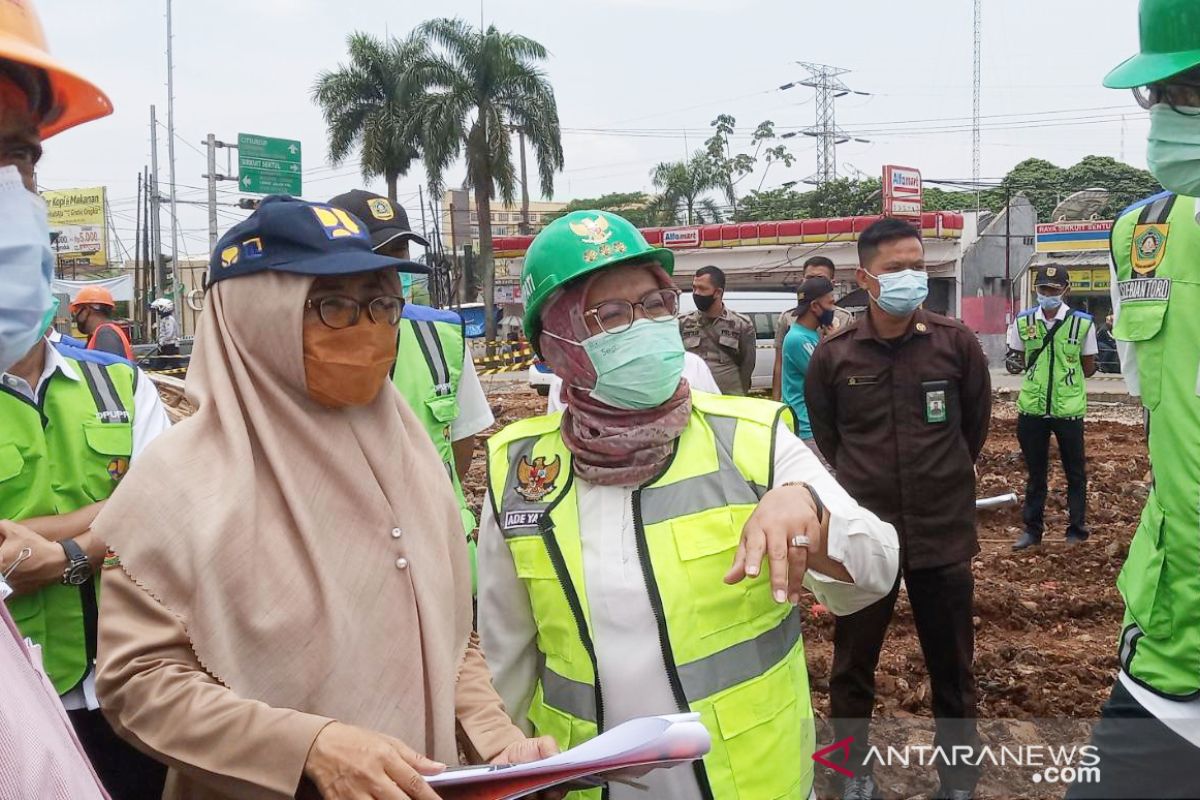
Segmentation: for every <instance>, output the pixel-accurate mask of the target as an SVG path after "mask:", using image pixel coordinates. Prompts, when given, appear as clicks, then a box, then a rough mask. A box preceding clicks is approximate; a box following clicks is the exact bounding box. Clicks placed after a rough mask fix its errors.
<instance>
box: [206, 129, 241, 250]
mask: <svg viewBox="0 0 1200 800" xmlns="http://www.w3.org/2000/svg"><path fill="white" fill-rule="evenodd" d="M200 144H202V145H204V146H205V147H207V148H208V173H207V174H205V175H202V176H201V177H202V178H207V179H208V251H209V252H210V253H211V252H212V251H214V250H216V249H217V239H218V238H219V237H218V236H217V181H236V180H237V178H235V177H232V176H230V175H222V174H220V173H218V172H217V148H218V147H226V148H231V147H237V145H233V144H225V142H219V141H217V137H216V136H214V135H213V134H211V133H210V134H209V135H208V138H207V139H205V140H204V141H203V142H201V143H200Z"/></svg>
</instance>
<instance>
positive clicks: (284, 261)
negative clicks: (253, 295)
mask: <svg viewBox="0 0 1200 800" xmlns="http://www.w3.org/2000/svg"><path fill="white" fill-rule="evenodd" d="M388 268H391V269H395V270H397V271H398V272H420V273H426V272H428V271H429V269H428V267H426V266H424V265H423V264H419V263H417V262H415V261H402V260H401V259H398V258H388V257H387V256H381V255H379V254H377V253H375V252H374V251H373V250H372V249H371V236H370V234H369V233H368V232H367V226H366V225H364V224H363V222H362V220H360V219H358V218H357V217H355V216H354V215H352V214H349V213H347V212H346V211H343V210H342V209H340V208H334V207H333V206H330V205H326V204H325V203H308V202H305V201H304V200H298V199H296V198H294V197H289V196H287V195H272V196H270V197H265V198H263V200H262V202H261V203H259V206H258V210H256V211H255V212H254V213H253V214H251V215H250V216H249V217H247V218H246V219H244V220H242V221H241V222H239V223H238V224H237V225H234V226H233V227H232V228H230V229H229V230H228V231H226V232H225V235H224V236H222V237H221V241H219V242H217V249H216V250H214V251H213V254H212V257H211V258H210V259H209V261H208V285H210V286H211V285H212V284H214V283H216V282H217V281H221V280H225V279H226V278H240V277H241V276H243V275H253V274H254V273H256V272H263V271H265V270H275V271H276V272H292V273H295V274H298V275H347V274H351V273H355V272H371V271H373V270H377V269H388Z"/></svg>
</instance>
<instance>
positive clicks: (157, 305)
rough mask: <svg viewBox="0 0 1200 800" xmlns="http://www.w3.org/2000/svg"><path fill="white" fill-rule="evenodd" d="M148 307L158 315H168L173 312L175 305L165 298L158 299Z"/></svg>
mask: <svg viewBox="0 0 1200 800" xmlns="http://www.w3.org/2000/svg"><path fill="white" fill-rule="evenodd" d="M150 307H151V308H153V309H154V310H155V311H157V312H159V313H160V314H170V313H171V312H173V311H174V310H175V303H174V302H173V301H172V300H170V299H169V298H166V297H160V298H158V299H157V300H155V301H154V302H153V303H151V304H150Z"/></svg>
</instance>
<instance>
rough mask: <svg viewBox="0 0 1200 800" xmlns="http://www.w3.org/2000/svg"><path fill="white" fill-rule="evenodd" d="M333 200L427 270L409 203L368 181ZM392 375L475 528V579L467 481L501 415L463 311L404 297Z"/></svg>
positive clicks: (385, 247)
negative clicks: (415, 247) (413, 247)
mask: <svg viewBox="0 0 1200 800" xmlns="http://www.w3.org/2000/svg"><path fill="white" fill-rule="evenodd" d="M329 204H330V205H332V206H334V207H336V208H340V209H342V210H343V211H347V212H349V213H351V214H353V215H354V216H356V217H358V218H359V219H360V220H362V222H363V223H364V224H365V225H366V227H367V232H368V233H369V234H370V236H371V246H372V248H373V249H374V251H375V252H376V253H379V254H380V255H385V256H389V257H391V258H398V259H400V260H402V261H404V262H405V263H406V264H407V265H408V267H409V269H412V270H413V271H414V272H418V273H419V274H425V273H428V271H429V270H428V268H427V267H425V266H424V265H423V264H419V263H417V262H415V261H412V260H411V259H410V255H409V244H410V242H416V243H417V244H419V245H421V246H422V247H429V242H428V241H426V240H425V238H424V237H422V236H421V235H420V234H417V233H415V232H414V231H413V230H412V229H411V228H410V227H409V224H408V214H407V213H406V212H405V210H404V207H403V206H401V205H400V204H398V203H396V202H394V201H392V200H389V199H388V198H386V197H381V196H379V195H376V194H371V193H370V192H365V191H363V190H361V189H355V190H354V191H351V192H347V193H345V194H341V195H338V196H337V197H335V198H333V199H332V200H330V201H329ZM392 383H393V384H395V386H396V388H397V389H399V390H400V394H401V395H403V396H404V399H405V400H407V401H408V405H409V407H410V408H412V410H413V411H414V412H415V413H416V415H417V418H418V419H420V420H421V423H422V424H423V425H424V426H425V429H426V430H427V431H428V432H429V438H431V439H432V440H433V444H434V446H435V447H437V451H438V454H439V455H441V457H442V463H443V465H444V466H445V469H446V475H447V477H448V478H449V479H450V483H451V484H452V485H453V486H454V493H455V496H456V497H457V498H458V504H459V511H460V513H461V516H462V520H463V528H464V530H465V531H466V533H467V535H468V543H467V548H468V550H469V551H470V554H471V570H472V573H471V584H472V586H474V585H475V582H476V577H475V530H476V520H475V515H474V513H473V512H472V511H471V509H470V506H469V505H468V503H467V499H466V494H465V493H464V492H463V488H462V482H463V481H464V480H466V477H467V472H468V471H469V470H470V469H471V458H472V455H473V454H474V452H475V437H476V436H478V435H479V434H480V433H482V432H483V431H484V430H486V429H487V428H489V427H491V426H492V424H494V423H495V421H496V418H495V416H493V414H492V408H491V405H490V404H489V403H488V399H487V395H486V394H484V391H483V386H482V385H481V384H480V382H479V375H478V374H477V373H476V372H475V363H474V361H472V359H471V351H470V350H469V349H468V348H467V346H466V336H465V333H464V330H463V321H462V317H460V316H459V315H458V314H456V313H455V312H453V311H450V310H447V309H438V308H432V307H430V306H424V305H418V304H416V303H405V304H404V317H403V320H402V321H401V325H400V338H399V351H398V352H397V354H396V368H395V370H394V372H393V373H392Z"/></svg>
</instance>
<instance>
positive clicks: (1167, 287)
mask: <svg viewBox="0 0 1200 800" xmlns="http://www.w3.org/2000/svg"><path fill="white" fill-rule="evenodd" d="M1117 294H1118V295H1119V296H1120V298H1121V302H1122V303H1137V302H1141V301H1146V300H1167V299H1169V298H1170V297H1171V281H1170V279H1169V278H1134V279H1133V280H1130V281H1121V282H1120V283H1118V284H1117Z"/></svg>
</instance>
